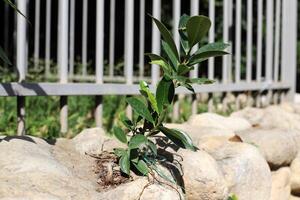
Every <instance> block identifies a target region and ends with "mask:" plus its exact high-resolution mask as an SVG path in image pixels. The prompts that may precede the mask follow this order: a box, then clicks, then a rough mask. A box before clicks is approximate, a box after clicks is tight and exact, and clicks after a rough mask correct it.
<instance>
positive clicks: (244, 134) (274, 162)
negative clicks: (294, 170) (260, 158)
mask: <svg viewBox="0 0 300 200" xmlns="http://www.w3.org/2000/svg"><path fill="white" fill-rule="evenodd" d="M290 132H291V131H290V130H282V129H261V128H253V129H249V130H245V131H241V132H239V133H238V135H239V136H240V137H241V139H242V140H243V141H244V142H246V143H249V144H253V145H255V146H257V147H258V149H259V150H260V152H261V153H262V154H263V155H264V157H265V159H266V160H267V162H268V163H269V164H270V166H271V167H272V168H278V167H280V166H285V165H289V164H290V163H291V162H292V161H293V160H294V158H295V157H296V155H297V151H298V150H297V145H296V142H295V140H294V137H293V134H292V133H290Z"/></svg>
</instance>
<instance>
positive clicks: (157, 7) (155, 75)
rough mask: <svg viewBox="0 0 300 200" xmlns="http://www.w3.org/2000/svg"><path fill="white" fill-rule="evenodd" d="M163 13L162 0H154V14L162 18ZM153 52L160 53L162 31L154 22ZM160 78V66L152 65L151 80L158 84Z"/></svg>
mask: <svg viewBox="0 0 300 200" xmlns="http://www.w3.org/2000/svg"><path fill="white" fill-rule="evenodd" d="M160 14H161V0H153V5H152V15H153V17H155V18H156V19H158V20H160ZM152 53H155V54H158V55H159V54H160V33H159V30H158V29H157V28H156V27H155V25H154V24H153V23H152ZM158 80H159V67H158V65H152V66H151V81H152V84H153V85H156V84H157V82H158Z"/></svg>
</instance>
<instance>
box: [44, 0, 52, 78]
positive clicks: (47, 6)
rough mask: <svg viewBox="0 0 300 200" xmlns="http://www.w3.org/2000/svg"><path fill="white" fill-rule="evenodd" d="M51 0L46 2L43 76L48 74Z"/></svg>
mask: <svg viewBox="0 0 300 200" xmlns="http://www.w3.org/2000/svg"><path fill="white" fill-rule="evenodd" d="M51 1H52V0H47V2H46V42H45V76H46V78H48V77H49V75H50V40H51V39H50V38H51Z"/></svg>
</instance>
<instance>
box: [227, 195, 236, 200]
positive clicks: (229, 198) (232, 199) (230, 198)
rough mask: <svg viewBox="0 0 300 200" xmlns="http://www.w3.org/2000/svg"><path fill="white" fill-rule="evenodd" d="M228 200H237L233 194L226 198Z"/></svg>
mask: <svg viewBox="0 0 300 200" xmlns="http://www.w3.org/2000/svg"><path fill="white" fill-rule="evenodd" d="M228 200H238V198H237V196H236V195H235V194H233V195H230V196H229V197H228Z"/></svg>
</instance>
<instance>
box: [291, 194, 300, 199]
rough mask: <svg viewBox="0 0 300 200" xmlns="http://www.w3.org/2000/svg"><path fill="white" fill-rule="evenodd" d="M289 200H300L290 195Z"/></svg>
mask: <svg viewBox="0 0 300 200" xmlns="http://www.w3.org/2000/svg"><path fill="white" fill-rule="evenodd" d="M289 200H300V197H296V196H293V195H291V196H290V198H289Z"/></svg>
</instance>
